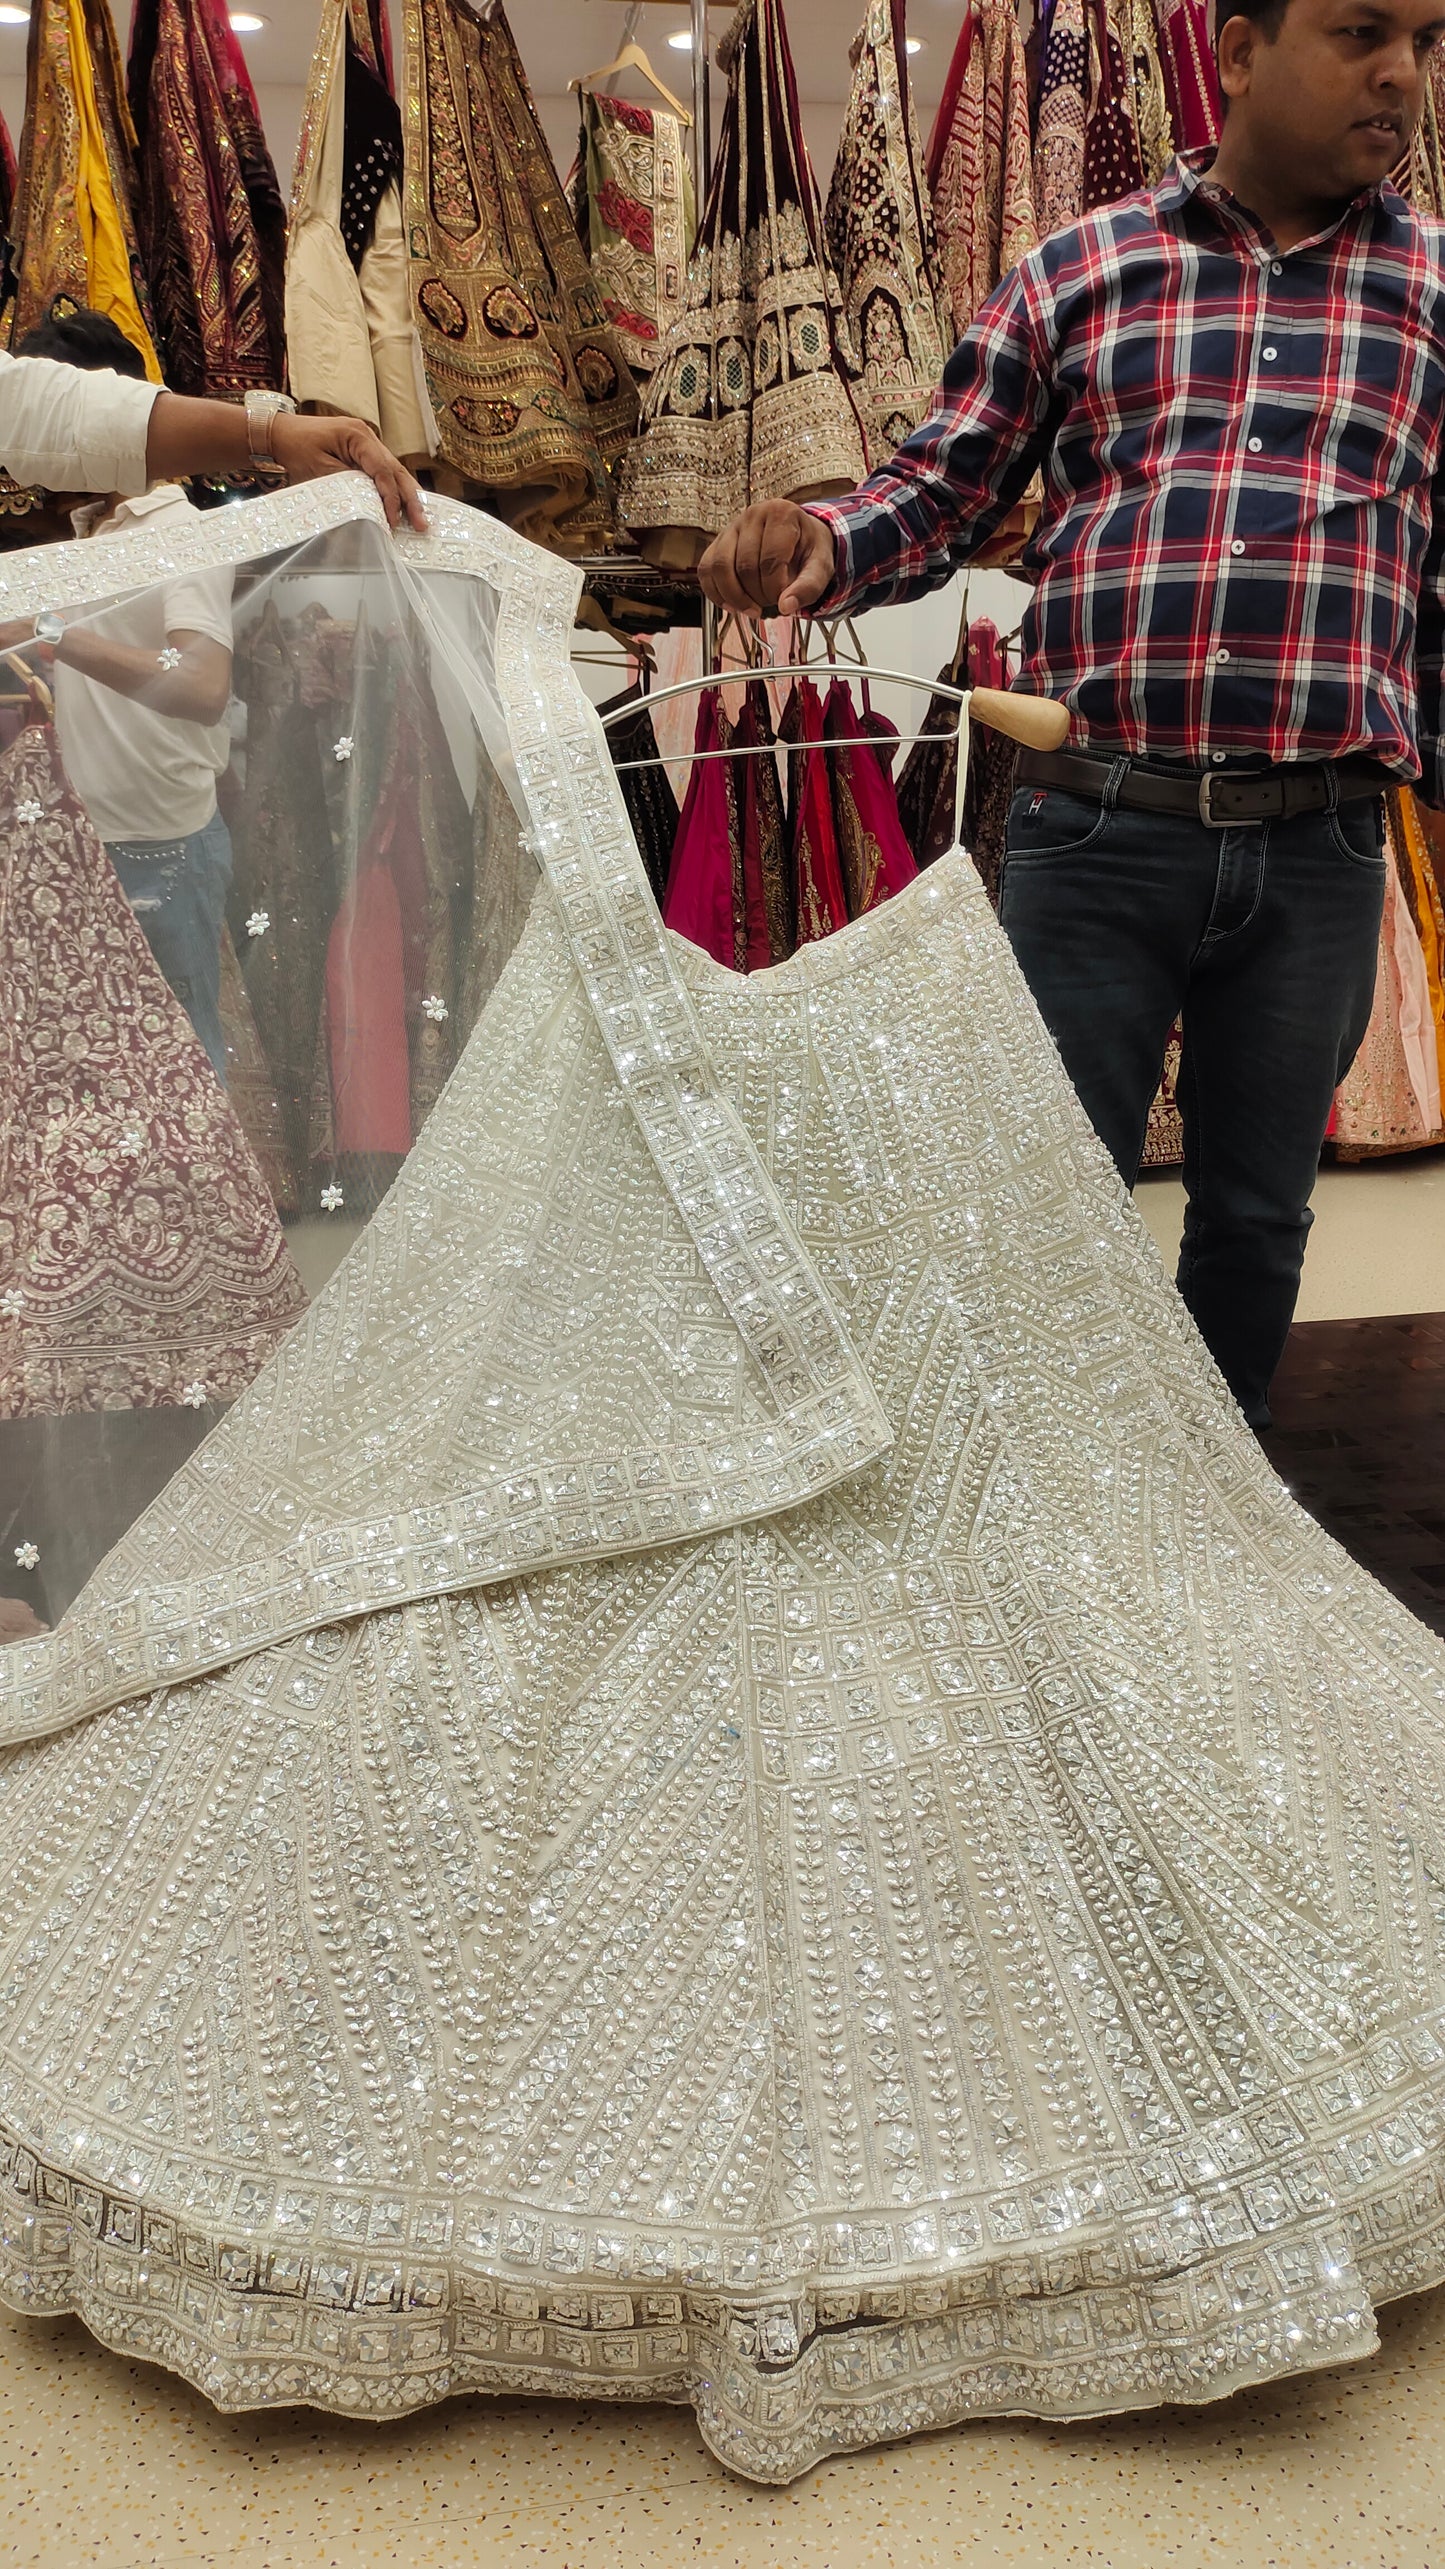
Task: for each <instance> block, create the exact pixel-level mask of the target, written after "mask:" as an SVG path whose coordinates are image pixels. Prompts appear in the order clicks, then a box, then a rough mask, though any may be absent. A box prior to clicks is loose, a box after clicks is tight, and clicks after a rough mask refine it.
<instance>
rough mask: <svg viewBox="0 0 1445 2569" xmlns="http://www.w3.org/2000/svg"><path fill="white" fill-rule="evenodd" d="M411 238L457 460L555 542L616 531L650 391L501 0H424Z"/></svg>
mask: <svg viewBox="0 0 1445 2569" xmlns="http://www.w3.org/2000/svg"><path fill="white" fill-rule="evenodd" d="M403 23H404V26H405V31H406V102H405V111H404V112H405V127H406V182H405V206H406V228H407V247H408V255H409V259H410V265H411V279H412V301H413V308H414V311H415V315H416V323H417V329H418V331H419V333H420V336H421V344H422V353H423V356H424V359H425V362H426V371H427V381H428V383H429V385H430V387H431V396H432V401H433V403H434V405H435V409H436V415H437V424H438V429H439V432H440V436H441V453H442V458H443V462H444V464H445V465H446V466H448V467H449V468H450V469H451V471H452V472H453V473H454V474H455V475H456V476H457V477H458V480H459V482H460V484H461V485H463V486H464V487H465V489H466V491H467V493H468V495H470V496H473V497H478V498H481V499H482V500H483V501H484V502H485V504H486V505H487V506H488V507H489V508H492V509H494V510H495V511H496V512H497V514H498V515H499V516H501V517H504V518H506V519H507V520H508V521H509V522H510V523H511V524H512V525H514V526H516V527H518V528H519V529H520V530H521V531H522V533H523V534H526V535H529V536H531V537H533V538H534V540H535V541H537V542H538V543H543V544H547V545H549V546H551V547H553V548H555V549H556V550H558V551H561V552H569V553H573V552H585V551H586V550H588V548H589V547H593V546H598V545H603V544H605V543H607V542H608V541H609V539H610V538H611V536H612V535H613V533H614V532H615V526H616V516H615V508H614V501H613V493H612V482H611V473H610V467H611V466H612V465H613V464H615V463H616V461H617V460H618V458H619V456H620V455H621V453H622V451H623V448H624V447H625V446H626V444H627V441H628V439H629V437H630V436H631V433H632V430H633V426H634V424H635V422H636V418H637V393H636V388H635V386H634V384H633V381H632V377H631V375H630V373H629V372H628V369H627V364H626V361H625V359H624V357H623V354H622V349H621V346H620V344H619V341H618V338H617V334H616V332H615V331H614V330H613V328H612V325H611V323H610V322H609V321H608V318H607V314H606V311H605V309H604V306H603V301H602V296H601V293H600V291H599V289H598V286H597V284H596V282H595V280H594V278H593V275H592V272H591V269H590V267H589V266H588V263H587V257H586V254H585V252H584V250H583V248H582V245H581V243H580V241H579V240H578V238H577V234H576V231H575V229H574V227H573V222H572V217H571V214H570V212H569V209H568V206H567V201H566V197H565V194H564V192H563V188H562V184H561V181H560V180H559V178H558V176H557V172H556V169H555V168H554V166H553V162H552V156H551V153H550V152H549V150H548V148H547V142H546V138H545V136H544V134H543V132H542V128H541V126H540V124H539V123H538V121H537V111H536V108H535V107H534V106H533V103H532V93H531V90H530V88H529V87H528V83H527V75H526V73H525V71H524V70H523V68H522V61H521V56H520V55H519V54H518V52H517V47H516V42H515V39H514V38H513V35H512V31H511V28H510V26H509V25H508V23H507V18H506V14H505V11H504V10H503V9H502V8H501V6H500V0H497V5H495V6H493V7H492V8H490V9H489V10H488V11H487V13H486V15H485V16H482V15H479V14H478V12H477V11H476V10H474V9H473V8H471V7H470V6H469V5H468V0H406V5H405V8H404V11H403Z"/></svg>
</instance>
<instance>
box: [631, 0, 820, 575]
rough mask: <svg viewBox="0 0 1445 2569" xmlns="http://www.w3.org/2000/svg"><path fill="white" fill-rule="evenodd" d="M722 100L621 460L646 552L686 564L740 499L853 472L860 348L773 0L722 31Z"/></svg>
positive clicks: (634, 524) (748, 7)
mask: <svg viewBox="0 0 1445 2569" xmlns="http://www.w3.org/2000/svg"><path fill="white" fill-rule="evenodd" d="M722 59H723V60H724V61H725V63H726V67H727V70H728V76H729V90H728V103H727V110H726V113H725V115H724V118H723V126H722V135H721V141H720V145H719V150H718V157H717V163H716V166H715V168H714V172H713V180H712V186H711V189H710V191H709V194H708V201H707V206H706V210H705V212H704V214H703V218H702V222H701V226H700V228H699V232H698V242H697V251H696V254H695V256H694V259H693V263H692V271H691V275H690V278H689V282H688V295H687V307H686V310H685V311H684V312H683V314H682V315H681V317H680V318H679V319H678V320H677V321H676V322H675V323H674V324H673V329H672V336H671V339H670V342H669V345H668V348H667V352H666V354H665V355H664V357H663V360H662V363H661V364H660V365H659V367H658V368H657V371H656V373H655V374H654V375H653V377H652V380H651V383H650V385H649V387H648V391H647V397H646V400H645V402H644V405H643V424H642V432H641V435H640V437H639V439H638V442H637V443H636V445H635V446H634V447H633V448H632V450H631V452H630V453H629V454H628V456H627V457H626V458H625V460H624V463H623V467H622V515H623V519H624V522H625V523H626V525H627V526H628V527H630V528H631V530H632V531H633V533H634V534H635V535H636V536H637V538H638V541H639V543H640V544H641V545H642V548H643V550H644V552H646V553H647V554H648V555H649V556H650V558H652V559H654V560H657V561H660V562H664V563H667V562H672V563H678V564H691V563H694V562H696V561H697V560H698V559H699V557H700V556H701V554H702V553H703V551H704V550H705V548H706V546H707V544H708V542H709V541H710V539H711V537H712V536H714V535H715V534H717V532H718V531H719V529H720V528H722V527H724V526H726V524H727V523H728V520H729V519H730V518H731V517H734V516H735V515H736V514H737V512H738V510H739V509H742V508H745V507H746V506H747V505H748V503H749V502H750V501H752V500H765V499H785V498H793V499H803V498H806V497H809V496H813V497H817V496H818V495H819V494H821V493H824V492H834V493H836V492H839V491H845V490H851V489H852V488H853V487H854V485H855V484H856V483H857V482H859V481H861V480H862V478H863V474H864V470H865V454H864V436H863V427H862V422H861V419H860V415H859V409H858V403H857V400H856V398H855V396H854V391H853V386H854V383H855V382H856V380H857V377H858V372H859V358H858V355H857V352H856V350H855V349H854V347H853V343H852V338H851V334H850V332H849V329H848V324H847V320H846V318H845V315H844V311H843V303H842V296H841V293H840V290H839V286H838V280H837V277H836V276H835V274H834V272H833V268H832V265H831V263H830V261H829V258H828V254H827V249H826V246H825V242H824V231H823V211H822V207H821V205H820V203H819V199H818V189H817V183H816V181H815V179H814V176H813V167H812V163H811V161H810V160H809V158H808V147H807V144H806V142H805V140H804V138H803V126H802V117H801V113H800V111H799V106H798V91H797V82H796V79H795V77H794V73H793V61H792V55H791V53H790V51H789V48H788V38H787V30H786V28H785V26H784V23H783V13H782V9H781V7H780V5H779V0H742V5H741V7H740V8H739V10H738V13H737V16H736V17H735V18H734V20H733V22H732V24H731V26H730V27H729V29H728V32H727V35H726V36H725V37H724V39H723V45H722Z"/></svg>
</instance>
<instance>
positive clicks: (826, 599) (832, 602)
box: [803, 500, 853, 615]
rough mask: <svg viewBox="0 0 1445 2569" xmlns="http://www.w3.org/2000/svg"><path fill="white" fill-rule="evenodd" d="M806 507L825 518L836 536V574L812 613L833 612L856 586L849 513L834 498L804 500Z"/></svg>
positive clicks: (834, 571) (813, 607)
mask: <svg viewBox="0 0 1445 2569" xmlns="http://www.w3.org/2000/svg"><path fill="white" fill-rule="evenodd" d="M803 506H804V508H805V509H806V511H807V513H808V515H809V517H816V518H819V519H821V521H822V523H823V525H824V526H826V527H827V529H828V531H829V533H830V534H831V536H832V538H833V577H832V579H831V580H830V581H829V582H828V585H827V587H826V589H825V590H824V591H823V594H822V596H821V598H818V599H816V600H815V602H814V604H813V605H812V606H811V607H810V608H809V610H808V612H809V614H810V615H831V614H833V613H834V611H835V610H836V609H837V608H838V607H840V606H842V605H843V604H844V602H845V601H846V599H847V597H848V595H849V592H850V591H851V589H852V587H853V544H852V538H851V536H850V533H849V528H848V512H847V510H846V509H844V508H839V507H838V506H836V505H835V503H834V502H833V501H832V500H804V502H803Z"/></svg>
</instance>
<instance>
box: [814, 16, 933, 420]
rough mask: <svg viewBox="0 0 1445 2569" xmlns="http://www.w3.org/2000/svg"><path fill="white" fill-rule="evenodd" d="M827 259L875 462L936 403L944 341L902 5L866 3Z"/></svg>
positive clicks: (831, 194) (831, 198)
mask: <svg viewBox="0 0 1445 2569" xmlns="http://www.w3.org/2000/svg"><path fill="white" fill-rule="evenodd" d="M826 238H827V248H828V256H829V258H830V259H831V261H832V264H833V267H834V269H835V270H836V272H837V277H838V284H839V288H840V290H841V293H842V297H843V310H844V313H845V315H846V317H847V322H848V330H849V336H850V338H851V340H852V344H853V349H854V353H855V355H856V357H857V360H858V364H859V367H860V369H861V371H860V373H859V376H858V380H857V383H856V384H855V386H854V393H855V398H856V400H857V403H858V408H859V410H860V412H861V414H862V420H863V430H864V435H865V438H866V441H867V451H868V461H869V463H870V464H874V465H877V464H886V463H887V461H888V459H889V457H890V456H891V455H892V454H893V453H894V452H895V451H896V449H897V448H898V447H899V446H901V445H902V443H903V440H904V438H905V437H907V436H908V435H910V433H911V432H912V430H913V429H915V428H916V427H917V426H918V425H919V423H920V421H921V420H924V419H926V418H927V416H928V413H929V412H930V410H931V409H932V408H933V405H934V403H935V401H936V400H937V398H938V382H939V377H940V375H941V374H942V372H943V361H944V358H945V356H946V355H947V353H948V349H949V348H950V347H951V345H952V334H951V332H950V331H949V330H948V327H947V323H946V319H945V300H944V294H943V273H942V269H941V267H940V264H939V255H938V238H937V234H936V233H935V230H934V224H933V210H932V207H931V206H930V204H929V200H928V190H927V188H926V186H925V185H924V182H923V176H922V152H921V150H920V147H919V140H918V128H917V125H916V122H915V119H914V113H913V90H912V85H911V83H910V81H909V77H908V54H907V38H906V19H905V13H904V5H903V0H868V15H867V17H866V18H865V19H864V21H863V25H862V28H861V29H860V31H859V34H858V36H857V37H856V39H855V41H854V45H853V86H852V89H851V91H850V93H849V99H848V108H847V113H846V116H845V118H844V123H843V137H842V141H841V142H840V144H839V146H838V157H837V160H836V162H835V164H834V168H833V181H832V185H831V187H830V188H829V190H828V206H827V216H826Z"/></svg>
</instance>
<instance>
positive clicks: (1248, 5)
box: [1214, 0, 1289, 45]
mask: <svg viewBox="0 0 1445 2569" xmlns="http://www.w3.org/2000/svg"><path fill="white" fill-rule="evenodd" d="M1288 7H1289V0H1214V36H1215V42H1216V44H1217V43H1218V41H1219V30H1220V28H1221V27H1223V26H1227V24H1228V22H1229V20H1230V19H1231V18H1248V20H1249V22H1250V24H1251V26H1254V27H1257V28H1258V29H1259V32H1260V34H1261V35H1262V36H1263V38H1264V41H1265V43H1266V44H1267V45H1272V44H1273V43H1274V40H1275V37H1276V36H1277V35H1278V34H1279V31H1280V29H1281V27H1282V26H1283V25H1284V13H1285V11H1286V9H1287V8H1288Z"/></svg>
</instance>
